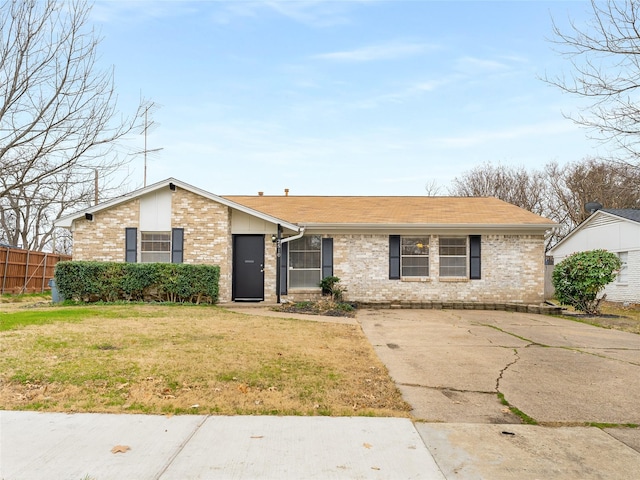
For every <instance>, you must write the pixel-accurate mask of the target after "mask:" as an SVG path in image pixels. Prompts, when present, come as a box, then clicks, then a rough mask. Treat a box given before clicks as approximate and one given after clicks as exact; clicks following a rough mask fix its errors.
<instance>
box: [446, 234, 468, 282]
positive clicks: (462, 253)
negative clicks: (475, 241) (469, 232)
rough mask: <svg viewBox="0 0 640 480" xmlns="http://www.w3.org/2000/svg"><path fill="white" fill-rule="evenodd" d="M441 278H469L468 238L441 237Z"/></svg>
mask: <svg viewBox="0 0 640 480" xmlns="http://www.w3.org/2000/svg"><path fill="white" fill-rule="evenodd" d="M440 276H441V277H466V276H467V239H466V237H449V238H447V237H440Z"/></svg>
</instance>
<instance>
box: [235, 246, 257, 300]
mask: <svg viewBox="0 0 640 480" xmlns="http://www.w3.org/2000/svg"><path fill="white" fill-rule="evenodd" d="M233 299H234V300H237V301H245V302H259V301H261V300H264V235H235V236H234V237H233Z"/></svg>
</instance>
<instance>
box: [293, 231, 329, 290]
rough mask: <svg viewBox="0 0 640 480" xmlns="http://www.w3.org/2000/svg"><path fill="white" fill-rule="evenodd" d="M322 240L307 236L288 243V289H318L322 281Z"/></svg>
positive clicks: (318, 237) (315, 236)
mask: <svg viewBox="0 0 640 480" xmlns="http://www.w3.org/2000/svg"><path fill="white" fill-rule="evenodd" d="M321 248H322V239H321V238H320V236H319V235H309V236H306V237H302V238H298V239H297V240H293V241H291V242H290V243H289V287H290V288H318V285H319V284H320V280H322V278H321V276H322V264H321V262H320V260H321V258H320V257H321V253H320V252H321Z"/></svg>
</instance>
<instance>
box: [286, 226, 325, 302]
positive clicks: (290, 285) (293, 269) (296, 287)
mask: <svg viewBox="0 0 640 480" xmlns="http://www.w3.org/2000/svg"><path fill="white" fill-rule="evenodd" d="M313 238H315V239H317V241H318V249H317V250H316V249H313V250H309V249H306V250H295V249H294V248H293V247H294V246H295V244H296V243H297V242H298V241H300V240H303V239H313ZM296 252H318V267H317V268H316V267H304V268H296V267H294V266H293V265H292V264H291V254H292V253H296ZM287 257H288V258H287V262H288V270H289V274H288V275H287V283H288V288H289V289H291V290H305V289H315V288H317V289H320V281H321V280H322V236H321V235H305V236H304V237H301V238H299V239H296V240H293V241H291V242H290V243H289V248H288V255H287ZM316 271H317V272H318V279H317V280H318V281H317V282H314V285H294V284H293V283H292V281H291V280H292V278H291V277H292V276H294V275H292V273H294V272H316Z"/></svg>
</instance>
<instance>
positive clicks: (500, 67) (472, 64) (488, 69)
mask: <svg viewBox="0 0 640 480" xmlns="http://www.w3.org/2000/svg"><path fill="white" fill-rule="evenodd" d="M510 68H511V67H510V66H509V65H508V64H507V63H504V62H499V61H497V60H486V59H483V58H475V57H462V58H460V59H458V61H457V62H456V69H457V70H458V71H460V72H463V73H466V74H472V75H473V74H478V73H495V72H505V71H507V70H509V69H510Z"/></svg>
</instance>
